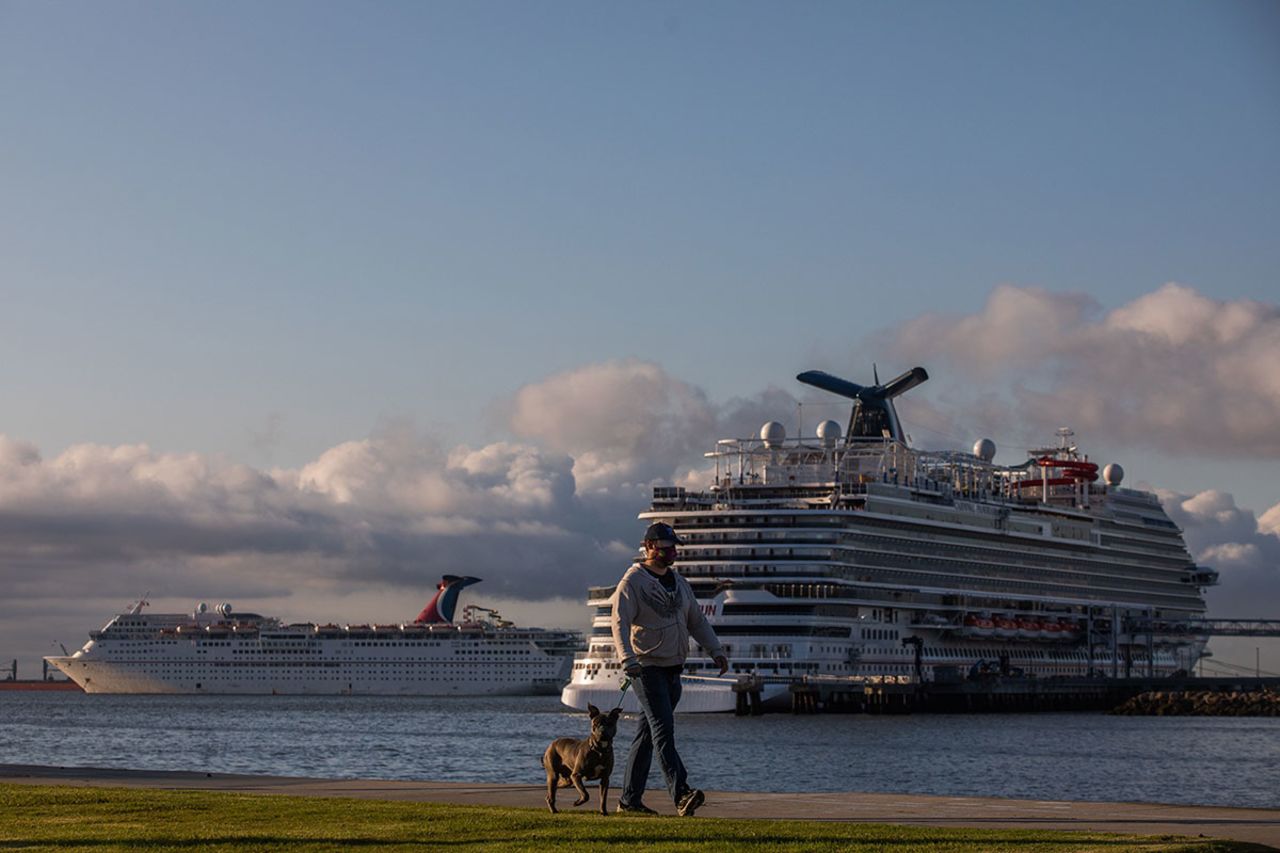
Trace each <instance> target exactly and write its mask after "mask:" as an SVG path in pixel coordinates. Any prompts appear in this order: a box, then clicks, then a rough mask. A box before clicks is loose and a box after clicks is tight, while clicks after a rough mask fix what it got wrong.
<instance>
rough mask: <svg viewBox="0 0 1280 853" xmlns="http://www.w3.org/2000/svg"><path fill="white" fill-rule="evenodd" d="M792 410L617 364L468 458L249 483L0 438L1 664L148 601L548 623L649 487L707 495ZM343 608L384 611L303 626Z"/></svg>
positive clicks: (396, 434)
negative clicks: (520, 605) (724, 470)
mask: <svg viewBox="0 0 1280 853" xmlns="http://www.w3.org/2000/svg"><path fill="white" fill-rule="evenodd" d="M794 405H795V401H794V399H793V398H792V397H791V396H790V395H788V394H785V393H784V392H780V391H777V390H768V391H765V392H763V393H761V394H759V395H756V396H755V397H750V398H740V399H734V400H730V401H728V402H727V403H724V404H719V405H717V404H713V403H711V402H710V401H709V400H708V399H707V396H706V395H705V394H704V393H703V392H702V391H701V390H700V389H698V388H696V387H694V386H692V385H689V384H688V383H685V382H682V381H680V380H678V379H676V378H674V377H672V376H670V375H669V374H667V373H666V372H665V371H664V370H663V369H662V368H661V367H659V366H658V365H656V364H653V363H649V362H640V361H622V362H609V363H605V364H597V365H588V366H586V367H583V368H580V369H578V370H575V371H570V372H567V373H564V374H560V375H557V376H553V377H550V378H548V379H547V380H545V381H543V382H539V383H535V384H533V385H530V386H528V387H526V388H524V389H522V390H521V391H519V392H518V393H517V394H516V395H515V397H514V399H513V400H512V401H510V405H509V406H508V410H509V417H510V431H511V433H512V434H513V435H514V436H516V437H517V439H518V440H517V441H500V442H494V443H492V444H488V445H485V446H483V447H469V446H458V447H454V448H451V449H445V448H443V447H441V446H440V445H439V444H438V443H437V442H435V441H433V440H432V439H431V438H430V437H429V436H425V435H422V434H420V433H418V432H417V431H415V430H414V429H413V428H412V427H411V426H410V425H406V424H395V425H392V426H390V427H388V428H386V429H383V430H381V431H380V432H378V433H377V434H375V435H373V436H371V437H369V438H365V439H360V440H353V441H347V442H343V443H341V444H338V445H336V446H334V447H332V448H330V449H328V450H326V451H325V452H323V453H322V454H320V455H319V456H318V457H317V458H315V459H314V460H312V461H311V462H309V463H307V464H305V465H303V466H301V467H299V468H297V469H272V470H260V469H255V468H252V467H249V466H247V465H243V464H238V463H234V462H230V461H228V460H225V459H221V458H219V457H215V456H210V455H205V454H199V453H160V452H157V451H154V450H152V449H151V448H149V447H147V446H145V445H122V446H114V447H111V446H103V445H95V444H82V445H76V446H73V447H70V448H68V449H67V450H65V451H63V452H62V453H60V454H58V455H57V456H55V457H52V458H48V459H46V458H44V456H43V455H42V454H41V453H40V451H39V449H38V448H37V447H36V446H35V445H34V444H32V443H30V442H26V441H21V440H18V439H14V438H9V437H5V436H3V435H0V583H3V585H4V588H5V590H6V595H7V600H8V603H9V613H8V614H7V621H6V623H5V625H4V626H0V639H3V640H4V643H0V645H6V646H8V647H9V648H6V649H3V650H0V653H5V652H10V651H11V652H12V653H15V654H16V653H18V652H19V651H20V650H19V649H17V648H12V646H13V644H14V643H15V642H24V641H20V640H15V639H13V638H16V637H28V636H35V635H46V634H48V633H50V632H52V633H53V634H55V635H57V636H59V637H66V638H75V637H78V636H82V635H83V631H84V630H85V629H86V628H88V627H90V626H92V625H94V624H95V623H98V622H99V621H100V620H101V619H103V618H104V617H105V616H106V615H108V614H109V613H113V612H116V611H117V609H118V608H119V607H120V606H121V605H122V604H123V603H124V602H125V600H126V599H128V598H129V597H130V596H137V595H140V594H141V593H143V592H145V591H148V590H150V592H151V596H152V598H153V599H154V600H155V601H157V602H158V603H159V602H166V603H167V606H170V607H173V606H175V605H176V606H179V607H186V606H189V605H190V603H191V602H193V601H195V600H199V599H209V600H221V599H222V598H224V597H228V596H234V597H236V599H237V601H238V602H240V603H241V604H243V605H244V606H254V607H257V608H259V609H263V610H267V611H269V612H279V613H282V614H287V615H291V616H292V617H294V618H319V619H326V618H365V619H375V618H376V619H382V620H386V619H394V618H398V617H400V616H403V615H411V614H408V613H407V611H408V610H412V611H413V612H416V610H417V606H418V604H419V603H418V602H417V601H416V599H417V598H418V597H422V596H424V595H426V594H428V593H429V592H430V590H431V589H432V587H433V585H434V583H435V581H436V580H437V579H438V578H439V576H440V575H442V574H446V573H453V574H469V575H475V576H478V577H481V578H483V579H484V580H485V584H484V586H483V587H479V588H477V590H476V591H475V593H474V594H476V595H478V596H480V597H487V598H494V599H496V600H502V601H511V602H514V601H525V602H529V601H542V602H544V603H547V606H549V607H550V606H552V605H553V604H555V603H556V602H558V604H556V605H555V606H556V607H558V608H559V609H558V610H554V609H553V610H552V611H549V612H564V607H565V605H564V602H565V601H566V596H567V597H568V600H574V599H578V600H580V598H579V597H580V596H582V595H583V594H585V590H586V588H587V586H589V585H593V584H600V583H606V582H608V581H609V580H611V579H613V578H615V577H616V576H617V574H618V573H619V571H620V569H621V567H622V565H623V564H624V563H625V561H626V560H627V559H629V558H630V557H631V556H633V555H634V553H635V550H636V542H635V539H636V537H637V536H638V535H639V531H640V530H641V527H642V526H641V525H640V522H639V521H637V519H636V514H637V512H639V511H640V510H641V509H643V508H644V507H645V506H646V505H647V502H648V499H649V495H650V488H651V487H652V484H653V483H654V482H667V481H672V480H677V479H679V480H682V481H683V480H686V479H687V480H688V481H689V483H690V485H705V484H706V483H705V481H704V480H700V479H699V477H700V476H701V474H702V472H700V470H699V468H698V466H700V465H701V463H703V462H704V460H703V459H702V452H703V451H704V450H706V449H707V448H709V447H710V446H712V444H713V442H714V440H715V439H716V438H717V437H718V436H720V435H744V434H753V433H754V432H755V431H756V430H758V429H759V424H760V422H762V421H763V420H766V419H769V418H775V417H783V416H785V415H786V413H787V412H789V411H791V410H792V409H793V408H794ZM691 472H693V473H691ZM371 590H392V591H394V592H393V593H391V594H389V595H382V596H380V595H378V594H375V593H373V592H370V591H371ZM410 593H411V594H413V595H414V596H415V601H414V606H412V607H409V608H405V607H404V606H403V600H402V597H403V596H404V595H405V594H410ZM344 601H345V602H349V603H350V604H351V606H353V607H355V606H357V603H358V602H363V603H364V605H365V606H367V607H372V606H373V604H374V603H380V604H382V605H383V606H384V607H390V608H392V609H389V610H387V609H384V610H382V611H381V612H374V613H367V612H366V613H343V612H336V613H335V612H332V611H329V612H317V611H316V609H315V608H316V607H317V606H326V603H335V602H336V603H341V602H344ZM401 611H404V612H403V613H402V612H401ZM580 615H581V621H582V623H583V624H585V622H586V619H587V614H586V610H585V608H582V610H581V614H580ZM64 617H65V619H66V621H65V623H61V622H58V621H57V620H58V619H59V618H64ZM33 632H34V633H33ZM46 651H47V649H43V648H41V649H30V648H28V649H25V652H27V653H30V654H33V655H34V654H40V653H44V652H46Z"/></svg>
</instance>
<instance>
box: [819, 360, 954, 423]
mask: <svg viewBox="0 0 1280 853" xmlns="http://www.w3.org/2000/svg"><path fill="white" fill-rule="evenodd" d="M796 379H798V380H800V381H801V382H803V383H805V384H806V385H812V386H813V387H815V388H821V389H822V390H823V391H830V392H831V393H832V394H839V395H840V396H841V397H848V398H849V399H851V400H853V401H854V402H853V413H852V415H851V416H850V418H849V429H848V431H847V433H846V434H847V435H848V437H849V438H850V439H859V438H876V439H885V438H892V439H896V440H898V441H903V440H905V436H904V434H903V432H902V427H901V425H900V424H899V423H898V413H897V411H896V410H895V409H894V408H893V398H894V397H898V396H901V395H902V394H905V393H906V392H907V391H910V390H911V389H912V388H914V387H916V386H917V385H920V384H922V383H924V382H926V381H928V379H929V373H928V371H926V370H925V369H924V368H923V367H913V368H911V369H910V370H908V371H907V372H906V373H904V374H902V375H901V376H897V377H894V378H893V379H890V380H889V381H888V382H886V383H885V384H883V385H881V384H879V383H878V382H877V383H876V384H875V385H859V384H858V383H856V382H850V381H849V380H848V379H841V378H840V377H839V376H832V375H831V374H830V373H824V372H823V371H821V370H807V371H805V372H804V373H801V374H800V375H798V376H796Z"/></svg>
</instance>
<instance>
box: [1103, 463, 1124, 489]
mask: <svg viewBox="0 0 1280 853" xmlns="http://www.w3.org/2000/svg"><path fill="white" fill-rule="evenodd" d="M1102 479H1103V480H1105V481H1106V483H1107V485H1108V486H1118V485H1120V483H1121V482H1123V481H1124V469H1123V468H1121V467H1120V465H1119V463H1117V462H1112V463H1111V464H1110V465H1108V466H1107V467H1106V468H1103V469H1102Z"/></svg>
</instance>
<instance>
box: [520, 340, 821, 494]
mask: <svg viewBox="0 0 1280 853" xmlns="http://www.w3.org/2000/svg"><path fill="white" fill-rule="evenodd" d="M795 406H796V399H795V397H793V396H791V395H790V394H788V393H787V392H785V391H782V390H779V389H776V388H769V389H766V390H765V391H763V392H761V393H760V394H758V395H756V396H754V397H749V398H748V397H743V398H734V399H732V400H729V401H728V402H726V403H722V404H714V403H712V402H711V401H710V400H708V398H707V395H706V394H705V393H704V392H703V391H702V390H701V389H699V388H697V387H695V386H693V385H690V384H688V383H687V382H684V381H682V380H679V379H677V378H675V377H673V376H671V375H670V374H668V373H667V372H666V371H665V370H663V368H662V367H661V366H659V365H657V364H655V363H653V362H648V361H640V360H637V359H628V360H624V361H610V362H605V363H602V364H592V365H587V366H585V367H581V368H577V369H574V370H570V371H566V372H564V373H561V374H558V375H556V376H552V377H550V378H549V379H547V380H545V381H542V382H539V383H536V384H533V385H529V386H526V387H525V388H522V389H521V390H520V391H519V392H518V393H517V394H516V395H515V398H514V400H513V401H512V404H511V406H510V426H511V429H512V431H513V432H514V433H515V434H516V435H517V436H519V437H521V438H524V439H527V440H530V441H533V442H535V443H537V444H538V445H539V446H542V447H548V448H552V449H554V450H559V451H561V452H563V453H566V454H568V455H569V456H571V457H572V458H573V476H574V479H575V480H576V482H577V483H578V486H579V488H580V489H581V490H583V491H588V492H589V491H593V490H611V489H617V488H619V487H625V486H628V485H634V484H649V483H652V482H655V481H659V480H662V481H666V480H670V479H672V478H673V476H675V474H676V472H677V471H679V470H681V469H683V468H686V467H687V466H689V465H695V464H697V463H698V462H700V461H701V456H702V453H703V452H704V451H706V450H708V449H710V448H711V447H712V446H713V445H714V443H715V440H716V439H717V438H724V437H735V438H740V437H744V436H749V435H755V434H756V433H757V432H758V431H759V429H760V425H761V424H763V423H764V422H765V421H767V420H775V419H778V418H785V417H786V416H787V415H789V414H790V413H792V412H793V411H794V410H795Z"/></svg>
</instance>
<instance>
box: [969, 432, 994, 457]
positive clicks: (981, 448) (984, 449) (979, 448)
mask: <svg viewBox="0 0 1280 853" xmlns="http://www.w3.org/2000/svg"><path fill="white" fill-rule="evenodd" d="M973 455H974V456H976V457H978V458H979V459H981V460H982V461H983V462H990V461H991V460H992V459H995V458H996V443H995V442H994V441H992V440H991V439H989V438H980V439H978V440H977V441H975V442H974V443H973Z"/></svg>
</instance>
